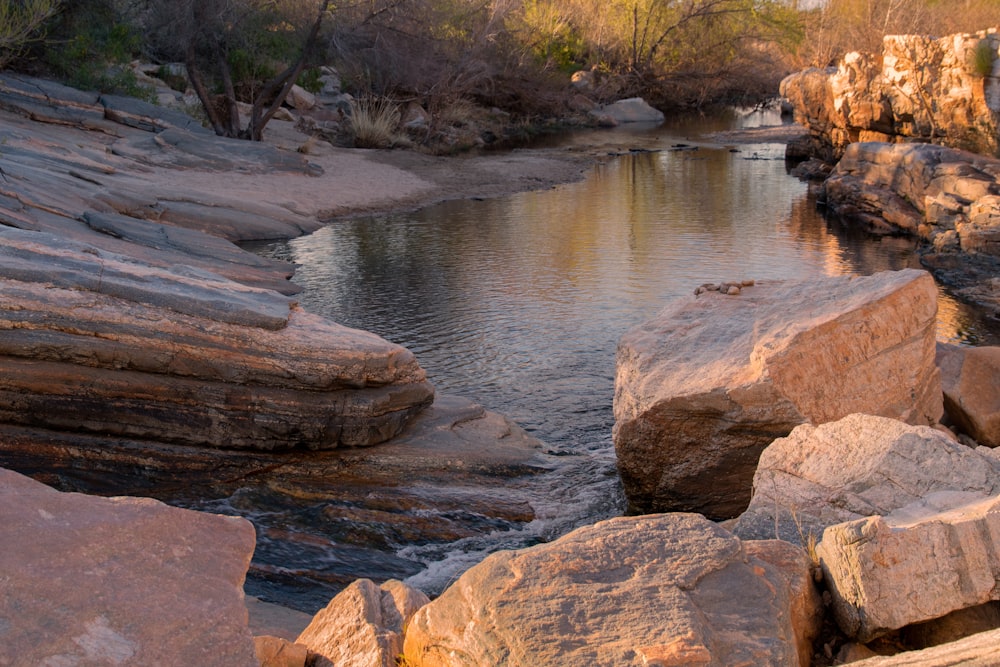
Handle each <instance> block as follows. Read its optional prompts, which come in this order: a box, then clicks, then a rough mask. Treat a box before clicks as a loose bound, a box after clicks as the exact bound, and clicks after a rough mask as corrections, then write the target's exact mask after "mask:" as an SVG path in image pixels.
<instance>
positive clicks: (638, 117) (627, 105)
mask: <svg viewBox="0 0 1000 667" xmlns="http://www.w3.org/2000/svg"><path fill="white" fill-rule="evenodd" d="M590 114H591V115H592V116H594V117H595V118H598V119H601V118H611V119H612V120H614V121H615V122H616V123H662V122H663V118H664V116H663V112H662V111H660V110H658V109H654V108H653V107H651V106H649V104H648V103H647V102H646V101H645V100H644V99H642V98H641V97H630V98H628V99H627V100H618V101H617V102H614V103H613V104H605V105H604V106H602V107H600V108H598V109H594V110H593V111H591V112H590Z"/></svg>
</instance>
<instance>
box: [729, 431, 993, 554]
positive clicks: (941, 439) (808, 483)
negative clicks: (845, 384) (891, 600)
mask: <svg viewBox="0 0 1000 667" xmlns="http://www.w3.org/2000/svg"><path fill="white" fill-rule="evenodd" d="M944 491H952V492H959V493H965V494H970V495H971V496H973V497H983V496H990V495H993V494H996V493H1000V456H997V455H995V454H994V452H993V451H992V450H989V449H986V448H984V447H983V448H979V449H973V448H971V447H966V446H965V445H963V444H960V443H958V442H956V441H955V440H954V439H952V438H951V437H949V436H948V435H945V434H944V433H942V432H940V431H937V430H934V429H932V428H929V427H927V426H912V425H910V424H904V423H903V422H900V421H897V420H894V419H887V418H885V417H874V416H871V415H862V414H854V415H848V416H847V417H844V418H843V419H840V420H838V421H835V422H829V423H826V424H821V425H820V426H813V425H812V424H802V425H801V426H797V427H796V428H795V430H794V431H792V432H791V434H790V435H789V436H788V437H786V438H779V439H777V440H775V441H774V442H773V443H771V444H770V445H769V446H768V447H767V449H765V450H764V452H763V453H762V454H761V456H760V462H759V464H758V467H757V472H756V473H755V474H754V481H753V498H752V499H751V500H750V506H749V507H748V508H747V510H746V511H745V512H744V513H743V514H742V515H740V517H739V519H738V520H737V522H736V524H735V526H734V527H733V532H735V533H736V534H737V535H739V536H740V537H742V538H743V539H768V538H775V537H776V538H779V539H783V540H788V541H790V542H793V543H795V544H800V543H801V544H802V545H803V546H804V545H805V544H806V543H807V541H808V539H809V537H810V536H812V537H813V538H818V537H819V536H820V535H822V534H823V530H824V529H825V528H826V527H828V526H831V525H833V524H837V523H842V522H845V521H853V520H856V519H861V518H864V517H868V516H871V515H876V514H877V515H885V514H888V513H890V512H892V511H894V510H898V509H899V508H901V507H904V506H906V505H909V504H911V503H914V502H917V501H919V500H920V499H921V498H923V497H924V496H925V495H926V494H928V493H937V492H944Z"/></svg>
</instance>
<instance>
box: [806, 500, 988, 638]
mask: <svg viewBox="0 0 1000 667" xmlns="http://www.w3.org/2000/svg"><path fill="white" fill-rule="evenodd" d="M932 499H933V496H931V497H930V498H929V499H928V502H924V503H922V504H921V506H920V507H917V508H912V507H907V508H902V509H901V510H898V511H897V512H896V513H894V514H890V515H889V516H887V517H884V518H883V517H880V516H873V517H869V518H866V519H858V520H856V521H851V522H848V523H843V524H837V525H835V526H831V527H830V528H827V529H826V530H825V531H824V533H823V538H822V540H821V541H820V543H819V544H818V545H817V547H816V553H817V554H818V555H819V558H820V564H821V566H822V568H823V574H824V578H825V579H826V582H827V585H828V586H829V588H830V591H831V593H832V596H833V611H834V615H835V617H836V619H837V623H838V624H839V625H840V627H841V629H842V630H843V631H844V632H846V633H847V634H848V636H850V637H854V638H857V639H858V640H859V641H861V642H868V641H870V640H872V639H874V638H875V637H878V636H879V635H881V634H884V633H886V632H888V631H890V630H895V629H898V628H902V627H903V626H906V625H909V624H911V623H917V622H921V621H927V620H931V619H934V618H938V617H940V616H944V615H945V614H947V613H948V612H951V611H955V610H957V609H962V608H965V607H972V606H976V605H980V604H982V603H984V602H988V601H990V600H996V599H1000V594H998V593H997V577H998V573H1000V558H998V555H997V554H998V553H1000V497H993V498H989V499H986V500H979V501H978V502H973V503H971V504H965V505H958V506H953V505H952V504H951V503H950V502H949V500H950V498H946V499H944V500H942V502H940V503H938V506H936V507H935V506H934V503H933V502H931V500H932ZM928 505H930V509H929V511H928ZM935 510H937V511H935Z"/></svg>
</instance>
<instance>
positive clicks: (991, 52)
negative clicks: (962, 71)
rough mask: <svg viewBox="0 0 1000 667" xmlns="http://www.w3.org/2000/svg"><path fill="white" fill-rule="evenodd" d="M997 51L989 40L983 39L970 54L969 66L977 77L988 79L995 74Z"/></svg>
mask: <svg viewBox="0 0 1000 667" xmlns="http://www.w3.org/2000/svg"><path fill="white" fill-rule="evenodd" d="M996 57H997V50H996V48H995V47H994V46H993V44H992V43H990V40H989V39H982V40H980V41H979V43H978V44H976V46H975V48H973V49H972V52H971V53H970V54H969V66H970V67H971V68H972V72H973V73H974V74H975V75H976V76H981V77H987V76H989V75H990V74H992V73H993V61H994V60H996Z"/></svg>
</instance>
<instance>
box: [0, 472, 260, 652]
mask: <svg viewBox="0 0 1000 667" xmlns="http://www.w3.org/2000/svg"><path fill="white" fill-rule="evenodd" d="M253 545H254V530H253V526H251V525H250V523H249V522H247V521H245V520H243V519H239V518H235V517H222V516H216V515H210V514H203V513H200V512H192V511H188V510H183V509H178V508H174V507H168V506H166V505H163V504H162V503H159V502H157V501H155V500H149V499H143V498H96V497H92V496H83V495H80V494H76V493H59V492H57V491H55V490H53V489H51V488H49V487H47V486H45V485H43V484H40V483H38V482H34V481H32V480H30V479H28V478H27V477H23V476H21V475H19V474H17V473H14V472H10V471H7V470H2V469H0V572H3V573H4V575H3V576H2V577H0V664H3V665H218V666H219V667H223V666H224V667H234V666H237V665H245V666H246V667H251V666H254V667H256V665H258V664H259V663H258V661H257V659H256V656H255V654H254V645H253V642H252V640H251V636H250V631H249V630H248V628H247V611H246V607H245V606H244V604H243V577H244V575H245V574H246V570H247V566H248V565H249V563H250V555H251V554H252V553H253Z"/></svg>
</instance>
